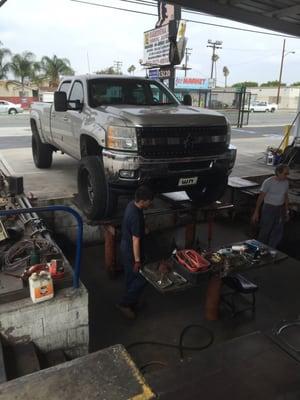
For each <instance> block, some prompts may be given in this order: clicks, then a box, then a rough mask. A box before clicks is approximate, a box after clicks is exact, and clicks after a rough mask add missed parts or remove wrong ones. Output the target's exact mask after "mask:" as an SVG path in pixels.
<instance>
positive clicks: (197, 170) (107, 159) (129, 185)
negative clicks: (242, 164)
mask: <svg viewBox="0 0 300 400" xmlns="http://www.w3.org/2000/svg"><path fill="white" fill-rule="evenodd" d="M102 156H103V164H104V169H105V175H106V176H107V178H108V184H109V185H110V187H111V188H114V189H120V190H130V189H134V188H136V187H137V186H139V185H141V184H149V185H150V186H151V187H153V188H154V189H156V190H158V191H160V190H163V191H166V192H167V191H176V190H184V187H182V186H179V179H180V178H192V177H197V178H198V183H200V181H202V182H203V180H209V179H211V178H212V177H213V176H216V175H224V174H226V175H229V174H230V172H231V170H232V168H233V166H234V162H235V159H236V149H235V147H233V146H230V147H229V148H228V150H227V151H226V152H225V153H223V154H220V155H215V156H208V157H203V156H201V157H184V158H183V157H181V158H164V159H145V158H143V157H141V156H139V155H138V154H136V153H125V152H124V153H123V152H117V151H112V150H103V152H102ZM185 186H189V185H185Z"/></svg>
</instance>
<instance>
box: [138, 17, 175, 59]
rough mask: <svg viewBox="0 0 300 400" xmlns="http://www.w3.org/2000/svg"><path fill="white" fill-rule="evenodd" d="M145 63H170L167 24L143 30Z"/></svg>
mask: <svg viewBox="0 0 300 400" xmlns="http://www.w3.org/2000/svg"><path fill="white" fill-rule="evenodd" d="M143 63H144V64H145V65H147V64H148V65H169V64H170V40H169V25H164V26H162V27H161V28H157V29H152V30H150V31H147V32H144V60H143Z"/></svg>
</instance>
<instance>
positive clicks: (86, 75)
mask: <svg viewBox="0 0 300 400" xmlns="http://www.w3.org/2000/svg"><path fill="white" fill-rule="evenodd" d="M98 78H101V79H133V80H145V79H149V78H147V77H144V76H132V75H108V74H103V75H100V74H84V75H73V76H64V78H63V79H62V80H66V79H72V80H73V79H82V80H90V79H98Z"/></svg>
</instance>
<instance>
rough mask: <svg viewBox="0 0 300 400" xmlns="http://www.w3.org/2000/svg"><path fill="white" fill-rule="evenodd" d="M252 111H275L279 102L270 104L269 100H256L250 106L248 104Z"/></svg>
mask: <svg viewBox="0 0 300 400" xmlns="http://www.w3.org/2000/svg"><path fill="white" fill-rule="evenodd" d="M246 110H247V111H248V110H249V111H250V112H274V111H276V110H277V104H269V103H268V102H267V101H254V102H253V103H251V104H250V106H249V107H248V106H246Z"/></svg>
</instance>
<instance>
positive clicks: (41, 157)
mask: <svg viewBox="0 0 300 400" xmlns="http://www.w3.org/2000/svg"><path fill="white" fill-rule="evenodd" d="M31 147H32V157H33V161H34V164H35V166H36V167H37V168H43V169H44V168H50V167H51V165H52V155H53V150H52V147H51V146H50V145H49V144H45V143H42V141H41V139H40V137H39V134H38V133H37V132H33V133H32V138H31Z"/></svg>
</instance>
